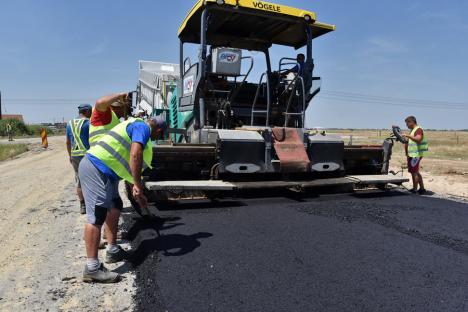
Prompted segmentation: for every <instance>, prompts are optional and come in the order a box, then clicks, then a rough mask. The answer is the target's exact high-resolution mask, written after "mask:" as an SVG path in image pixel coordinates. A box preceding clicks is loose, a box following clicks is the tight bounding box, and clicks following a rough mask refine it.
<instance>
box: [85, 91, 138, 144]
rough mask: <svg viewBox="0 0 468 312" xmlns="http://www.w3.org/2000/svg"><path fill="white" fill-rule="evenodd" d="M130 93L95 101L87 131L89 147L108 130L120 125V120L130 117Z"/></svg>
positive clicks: (108, 96) (113, 95)
mask: <svg viewBox="0 0 468 312" xmlns="http://www.w3.org/2000/svg"><path fill="white" fill-rule="evenodd" d="M131 96H132V95H131V93H127V92H124V93H117V94H112V95H107V96H104V97H102V98H100V99H99V100H97V101H96V106H95V107H94V109H93V112H92V114H91V125H90V129H89V143H90V144H91V146H92V145H93V144H94V142H97V141H98V140H99V139H100V138H101V137H102V136H104V135H105V134H107V132H109V130H111V129H112V128H114V127H115V126H117V125H118V124H119V123H120V119H121V118H123V119H127V118H128V117H129V116H130V113H131V110H132V107H131V105H132V104H131Z"/></svg>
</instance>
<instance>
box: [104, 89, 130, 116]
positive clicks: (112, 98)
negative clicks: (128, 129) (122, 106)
mask: <svg viewBox="0 0 468 312" xmlns="http://www.w3.org/2000/svg"><path fill="white" fill-rule="evenodd" d="M127 97H128V93H126V92H123V93H116V94H112V95H106V96H103V97H102V98H100V99H99V100H97V101H96V109H97V110H98V111H100V112H106V111H107V110H108V109H109V107H110V106H111V104H112V103H114V102H117V101H122V100H126V99H127Z"/></svg>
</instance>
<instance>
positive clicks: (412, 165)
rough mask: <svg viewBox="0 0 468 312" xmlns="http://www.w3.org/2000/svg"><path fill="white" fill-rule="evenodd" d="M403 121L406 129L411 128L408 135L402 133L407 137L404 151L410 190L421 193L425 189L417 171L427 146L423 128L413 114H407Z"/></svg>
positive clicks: (424, 191) (423, 192)
mask: <svg viewBox="0 0 468 312" xmlns="http://www.w3.org/2000/svg"><path fill="white" fill-rule="evenodd" d="M405 122H406V126H407V127H408V129H410V130H411V133H410V134H409V135H404V137H405V138H407V139H408V143H407V144H405V152H406V157H407V159H408V171H409V172H410V173H411V177H412V178H413V188H412V189H411V192H412V193H419V194H421V195H423V194H425V193H426V189H425V187H424V181H423V178H422V176H421V173H420V172H419V171H420V165H421V160H422V159H423V157H424V156H425V155H426V154H427V152H428V150H429V148H428V144H427V140H426V136H425V134H424V130H423V129H422V128H421V127H420V126H418V123H417V121H416V118H415V117H414V116H409V117H408V118H406V119H405ZM418 186H419V190H418Z"/></svg>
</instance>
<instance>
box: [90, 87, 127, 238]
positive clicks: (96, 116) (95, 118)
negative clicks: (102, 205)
mask: <svg viewBox="0 0 468 312" xmlns="http://www.w3.org/2000/svg"><path fill="white" fill-rule="evenodd" d="M131 110H132V107H131V93H127V92H122V93H116V94H112V95H107V96H104V97H102V98H100V99H99V100H97V101H96V106H95V107H94V109H93V112H92V115H91V125H90V129H89V142H90V145H91V146H93V145H94V144H95V142H97V141H99V139H100V138H102V137H103V136H104V135H106V134H107V133H108V132H109V131H110V130H111V129H112V128H114V127H115V126H117V125H118V124H119V123H120V119H123V120H126V119H127V118H128V117H129V116H130V112H131ZM115 187H116V188H118V183H117V185H116V186H115ZM114 196H115V198H114V199H113V203H114V207H113V209H112V210H111V211H112V213H110V214H108V218H109V220H110V222H111V223H114V222H115V219H117V220H118V219H119V218H120V211H121V210H122V208H123V202H122V199H121V198H120V194H119V193H118V192H116V194H114ZM103 231H104V232H103V233H104V234H103V238H104V239H105V240H106V241H108V246H109V245H112V244H115V240H116V239H117V232H116V233H112V232H111V231H110V229H109V227H108V226H107V222H106V224H105V226H104V229H103ZM100 246H101V247H104V246H105V241H102V242H101V244H100Z"/></svg>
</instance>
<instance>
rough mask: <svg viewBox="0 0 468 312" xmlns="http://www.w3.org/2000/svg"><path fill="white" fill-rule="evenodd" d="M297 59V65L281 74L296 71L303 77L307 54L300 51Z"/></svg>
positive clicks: (285, 74)
mask: <svg viewBox="0 0 468 312" xmlns="http://www.w3.org/2000/svg"><path fill="white" fill-rule="evenodd" d="M296 61H297V64H296V66H294V67H293V68H291V69H288V70H286V71H285V72H283V73H281V76H283V77H286V76H287V75H289V74H290V73H294V74H297V75H299V76H300V77H302V76H303V75H304V67H305V55H304V54H303V53H299V54H298V55H297V57H296Z"/></svg>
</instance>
